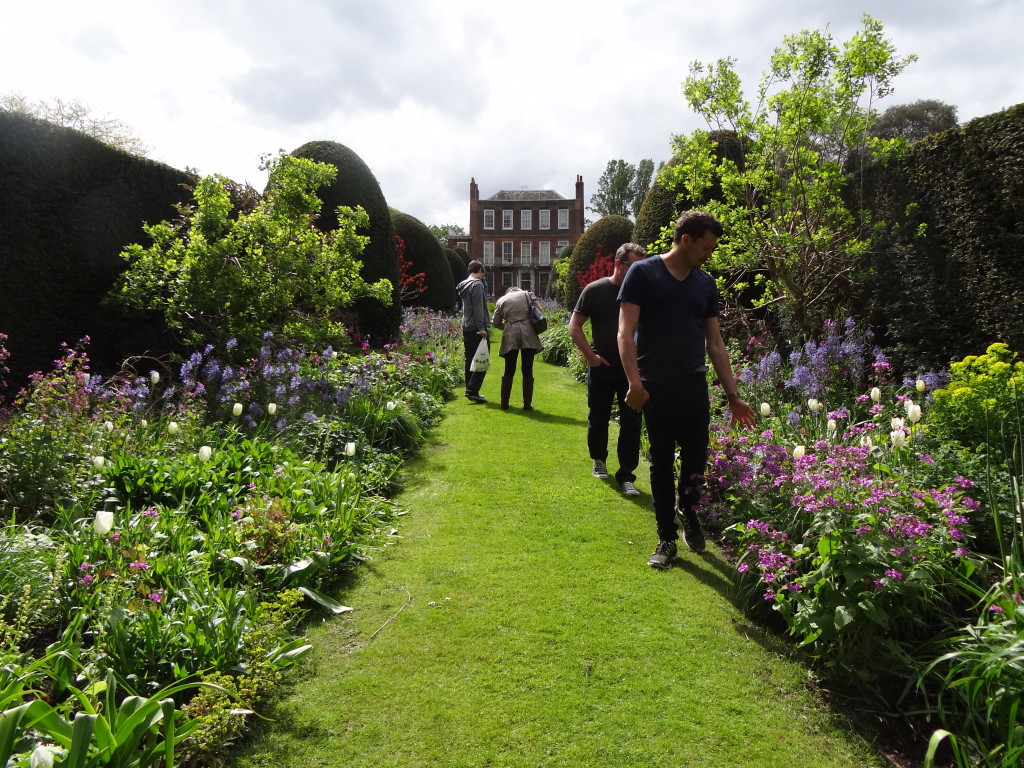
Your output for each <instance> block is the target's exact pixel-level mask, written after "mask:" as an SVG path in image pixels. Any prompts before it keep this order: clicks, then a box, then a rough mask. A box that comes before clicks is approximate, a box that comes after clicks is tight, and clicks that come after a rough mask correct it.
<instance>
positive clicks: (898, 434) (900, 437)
mask: <svg viewBox="0 0 1024 768" xmlns="http://www.w3.org/2000/svg"><path fill="white" fill-rule="evenodd" d="M889 437H890V438H891V439H892V447H893V448H902V447H903V446H905V445H906V444H907V436H906V434H904V432H903V430H902V429H894V430H893V431H892V432H890V433H889Z"/></svg>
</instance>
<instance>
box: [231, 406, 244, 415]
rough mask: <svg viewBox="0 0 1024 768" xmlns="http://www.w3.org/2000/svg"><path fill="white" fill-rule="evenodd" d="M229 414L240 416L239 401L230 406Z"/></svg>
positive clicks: (240, 407)
mask: <svg viewBox="0 0 1024 768" xmlns="http://www.w3.org/2000/svg"><path fill="white" fill-rule="evenodd" d="M231 415H232V416H241V415H242V404H241V403H235V404H234V405H233V406H232V407H231Z"/></svg>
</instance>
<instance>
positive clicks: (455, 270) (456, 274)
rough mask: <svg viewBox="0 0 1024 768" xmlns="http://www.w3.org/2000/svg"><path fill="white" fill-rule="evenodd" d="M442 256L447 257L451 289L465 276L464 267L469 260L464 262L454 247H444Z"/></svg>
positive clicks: (467, 264)
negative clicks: (450, 271) (450, 272)
mask: <svg viewBox="0 0 1024 768" xmlns="http://www.w3.org/2000/svg"><path fill="white" fill-rule="evenodd" d="M444 256H445V258H446V259H448V266H449V267H451V270H452V280H453V282H452V289H453V290H454V286H456V285H458V284H459V283H460V282H462V281H463V280H464V279H465V278H466V268H467V267H468V266H469V262H464V261H463V260H462V259H461V258H459V254H458V253H457V252H456V250H455V249H454V248H445V249H444Z"/></svg>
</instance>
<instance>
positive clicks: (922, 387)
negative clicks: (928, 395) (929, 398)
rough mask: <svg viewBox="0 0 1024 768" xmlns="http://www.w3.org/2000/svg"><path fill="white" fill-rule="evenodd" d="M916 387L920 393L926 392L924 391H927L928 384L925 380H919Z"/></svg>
mask: <svg viewBox="0 0 1024 768" xmlns="http://www.w3.org/2000/svg"><path fill="white" fill-rule="evenodd" d="M914 386H916V387H917V391H918V392H924V390H925V387H926V386H927V385H926V384H925V383H924V379H918V380H917V384H915V385H914Z"/></svg>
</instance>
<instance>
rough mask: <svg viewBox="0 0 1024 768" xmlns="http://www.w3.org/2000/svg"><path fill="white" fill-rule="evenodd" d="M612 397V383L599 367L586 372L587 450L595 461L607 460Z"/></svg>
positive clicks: (613, 389)
mask: <svg viewBox="0 0 1024 768" xmlns="http://www.w3.org/2000/svg"><path fill="white" fill-rule="evenodd" d="M613 397H615V386H614V382H612V381H611V380H610V378H609V377H608V375H607V374H606V373H605V371H603V370H602V368H601V367H598V368H591V369H590V370H589V371H587V409H588V410H587V450H588V451H590V458H591V459H594V460H595V461H607V460H608V422H609V420H610V419H611V417H612V398H613ZM633 413H636V411H633ZM637 418H640V414H637Z"/></svg>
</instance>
